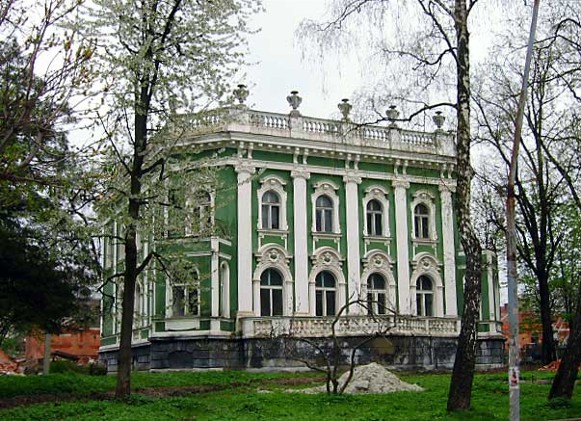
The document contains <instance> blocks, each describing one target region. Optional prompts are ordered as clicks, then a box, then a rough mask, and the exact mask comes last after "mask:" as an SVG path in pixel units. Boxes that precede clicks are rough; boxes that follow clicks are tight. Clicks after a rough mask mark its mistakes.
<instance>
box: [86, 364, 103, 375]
mask: <svg viewBox="0 0 581 421" xmlns="http://www.w3.org/2000/svg"><path fill="white" fill-rule="evenodd" d="M89 374H90V375H91V376H106V375H107V367H106V366H105V364H101V363H99V362H94V363H91V364H89Z"/></svg>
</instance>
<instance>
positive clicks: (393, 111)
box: [385, 105, 399, 127]
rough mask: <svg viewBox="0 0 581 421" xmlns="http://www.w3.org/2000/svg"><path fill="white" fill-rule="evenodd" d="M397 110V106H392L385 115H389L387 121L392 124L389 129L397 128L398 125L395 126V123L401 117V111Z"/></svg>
mask: <svg viewBox="0 0 581 421" xmlns="http://www.w3.org/2000/svg"><path fill="white" fill-rule="evenodd" d="M396 108H397V107H396V106H395V105H390V106H389V109H388V110H387V111H386V112H385V114H386V115H387V119H388V120H389V121H390V122H391V124H390V125H389V127H397V124H395V121H396V120H397V117H398V116H399V111H398V110H396Z"/></svg>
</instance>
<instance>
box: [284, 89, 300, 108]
mask: <svg viewBox="0 0 581 421" xmlns="http://www.w3.org/2000/svg"><path fill="white" fill-rule="evenodd" d="M298 94H299V91H291V93H290V95H289V96H287V97H286V100H287V101H288V104H289V105H290V106H291V107H293V111H296V110H297V109H298V108H299V106H300V105H301V102H303V99H302V98H301V97H300V96H299V95H298Z"/></svg>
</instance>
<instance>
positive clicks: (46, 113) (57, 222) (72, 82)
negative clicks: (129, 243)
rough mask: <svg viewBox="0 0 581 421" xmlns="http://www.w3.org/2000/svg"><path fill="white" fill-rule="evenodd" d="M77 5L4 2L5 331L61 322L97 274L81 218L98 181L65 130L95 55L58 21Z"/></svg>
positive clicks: (0, 122) (0, 162)
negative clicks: (61, 27) (73, 147)
mask: <svg viewBox="0 0 581 421" xmlns="http://www.w3.org/2000/svg"><path fill="white" fill-rule="evenodd" d="M78 5H79V2H78V1H68V0H46V1H44V2H42V3H41V2H36V1H35V2H27V1H21V0H8V1H6V2H2V4H0V34H1V35H2V36H3V38H4V42H3V43H1V44H0V116H1V117H0V229H1V236H0V241H1V245H0V247H1V248H2V259H3V264H2V268H3V270H2V272H3V273H2V274H1V276H3V277H2V289H3V303H2V305H3V311H2V314H3V317H5V318H4V319H3V322H2V327H1V334H2V335H3V336H2V337H4V335H6V334H7V332H8V331H10V330H11V329H17V330H23V329H27V328H28V327H30V326H32V325H33V324H38V325H39V326H40V327H43V328H45V329H47V330H48V331H57V330H58V327H59V324H60V323H61V322H64V321H71V320H72V318H73V316H80V313H79V312H78V311H77V310H81V307H82V306H78V305H77V304H80V303H81V302H83V301H84V300H85V298H88V296H89V295H90V290H89V289H88V287H89V285H90V284H91V282H92V281H94V280H95V279H96V273H97V268H96V262H97V259H96V251H97V250H96V247H95V246H94V243H93V242H92V238H91V236H92V232H91V230H90V229H88V224H87V223H88V222H89V221H88V217H87V205H88V203H89V201H90V197H91V195H92V194H93V193H92V187H93V185H94V182H93V181H92V178H91V177H87V176H86V175H87V174H86V173H85V172H84V171H83V168H84V167H86V166H87V165H86V164H87V162H85V161H84V159H86V157H84V158H83V155H82V154H80V153H79V151H78V150H73V149H72V148H70V144H69V142H68V140H67V137H66V133H65V129H66V127H65V125H66V124H68V123H70V122H71V118H73V117H74V115H75V114H74V113H75V107H74V106H73V105H71V104H72V97H73V94H74V93H75V92H77V89H78V88H80V87H81V85H83V83H86V82H87V81H88V73H89V67H88V66H89V64H88V63H89V59H90V56H91V50H90V48H85V47H83V46H82V45H81V44H77V43H76V38H75V36H74V33H72V32H68V33H65V32H64V31H62V30H61V29H60V27H59V23H60V22H61V21H62V20H63V19H64V18H65V17H69V16H71V15H72V14H73V12H75V10H76V8H77V7H78ZM73 104H74V103H73ZM4 269H6V270H4ZM60 295H62V297H60ZM27 297H28V301H26V300H27ZM71 297H72V298H71ZM73 298H74V300H72V299H73ZM47 300H48V301H47ZM71 300H72V301H71ZM65 318H66V319H65Z"/></svg>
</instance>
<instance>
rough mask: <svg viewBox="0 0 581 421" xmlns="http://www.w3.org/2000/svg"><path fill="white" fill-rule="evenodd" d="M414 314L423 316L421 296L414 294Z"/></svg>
mask: <svg viewBox="0 0 581 421" xmlns="http://www.w3.org/2000/svg"><path fill="white" fill-rule="evenodd" d="M416 312H417V313H418V316H423V313H424V311H423V308H422V294H416Z"/></svg>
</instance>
